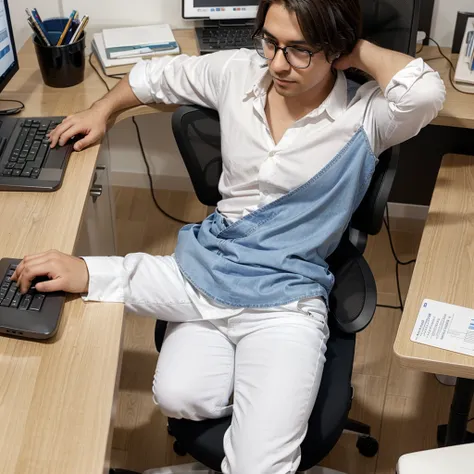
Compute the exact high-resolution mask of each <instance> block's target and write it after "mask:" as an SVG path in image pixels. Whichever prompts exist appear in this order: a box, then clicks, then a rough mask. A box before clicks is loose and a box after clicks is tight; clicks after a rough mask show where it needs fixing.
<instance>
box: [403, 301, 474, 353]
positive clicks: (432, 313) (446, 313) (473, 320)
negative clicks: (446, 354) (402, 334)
mask: <svg viewBox="0 0 474 474" xmlns="http://www.w3.org/2000/svg"><path fill="white" fill-rule="evenodd" d="M411 340H412V341H413V342H418V343H420V344H426V345H428V346H433V347H438V348H440V349H446V350H447V351H452V352H459V353H461V354H467V355H472V356H474V309H471V308H464V307H462V306H455V305H452V304H448V303H441V302H439V301H434V300H429V299H426V300H424V301H423V304H422V305H421V309H420V312H419V314H418V319H417V320H416V323H415V327H414V328H413V333H412V335H411Z"/></svg>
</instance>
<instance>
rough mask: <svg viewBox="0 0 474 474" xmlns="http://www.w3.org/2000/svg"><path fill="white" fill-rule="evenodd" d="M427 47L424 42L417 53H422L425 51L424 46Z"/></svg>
mask: <svg viewBox="0 0 474 474" xmlns="http://www.w3.org/2000/svg"><path fill="white" fill-rule="evenodd" d="M424 47H425V45H424V44H422V45H421V48H420V49H419V50H418V51H417V52H416V54H420V53H421V52H422V51H423V48H424Z"/></svg>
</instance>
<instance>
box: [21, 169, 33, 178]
mask: <svg viewBox="0 0 474 474" xmlns="http://www.w3.org/2000/svg"><path fill="white" fill-rule="evenodd" d="M31 171H32V168H25V169H24V170H23V172H22V173H21V177H22V178H29V177H31Z"/></svg>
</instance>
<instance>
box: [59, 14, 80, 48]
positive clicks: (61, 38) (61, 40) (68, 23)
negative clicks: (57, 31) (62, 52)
mask: <svg viewBox="0 0 474 474" xmlns="http://www.w3.org/2000/svg"><path fill="white" fill-rule="evenodd" d="M76 13H77V12H76V10H73V11H72V13H71V14H70V15H69V19H68V21H67V23H66V26H65V27H64V30H63V32H62V33H61V36H60V37H59V40H58V42H57V44H56V46H61V45H62V44H63V41H64V38H65V37H66V35H67V33H68V31H69V27H70V26H71V23H72V20H73V19H74V18H75V17H76Z"/></svg>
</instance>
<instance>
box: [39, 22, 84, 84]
mask: <svg viewBox="0 0 474 474" xmlns="http://www.w3.org/2000/svg"><path fill="white" fill-rule="evenodd" d="M67 21H68V19H67V18H53V19H49V20H45V21H44V22H43V23H44V26H45V28H46V29H47V30H48V38H50V40H51V41H52V43H53V44H56V43H57V42H58V40H59V37H60V36H61V33H62V32H63V30H64V28H65V27H66V24H67ZM33 43H34V45H35V50H36V57H37V58H38V64H39V67H40V70H41V75H42V76H43V81H44V83H45V84H46V85H47V86H50V87H71V86H75V85H76V84H80V83H81V82H83V81H84V71H85V66H86V57H85V49H86V37H85V32H82V33H81V36H80V37H79V39H78V40H77V41H75V42H74V43H72V44H64V45H61V46H44V45H43V44H42V43H41V42H40V40H39V39H38V37H37V35H34V36H33Z"/></svg>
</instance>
